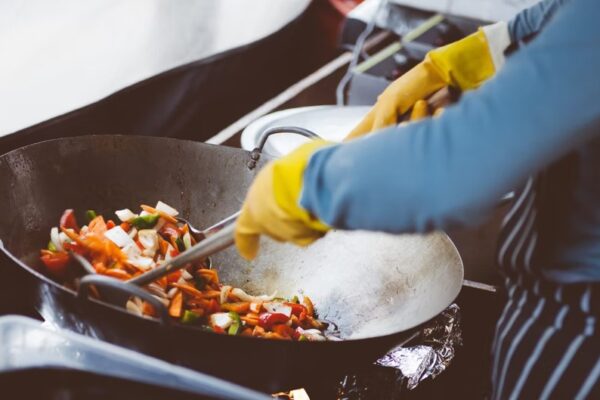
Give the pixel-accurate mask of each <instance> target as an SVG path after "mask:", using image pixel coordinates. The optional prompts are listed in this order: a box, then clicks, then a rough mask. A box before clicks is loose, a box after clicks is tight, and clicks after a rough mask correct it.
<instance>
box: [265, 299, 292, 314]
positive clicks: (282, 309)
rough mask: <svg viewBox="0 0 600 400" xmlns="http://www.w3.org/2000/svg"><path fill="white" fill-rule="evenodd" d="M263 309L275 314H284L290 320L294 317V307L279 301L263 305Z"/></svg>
mask: <svg viewBox="0 0 600 400" xmlns="http://www.w3.org/2000/svg"><path fill="white" fill-rule="evenodd" d="M263 308H264V309H265V310H266V311H267V312H270V313H273V314H283V315H285V316H286V317H288V318H290V317H291V316H292V307H290V306H286V305H285V304H283V303H280V302H277V301H273V302H268V303H263Z"/></svg>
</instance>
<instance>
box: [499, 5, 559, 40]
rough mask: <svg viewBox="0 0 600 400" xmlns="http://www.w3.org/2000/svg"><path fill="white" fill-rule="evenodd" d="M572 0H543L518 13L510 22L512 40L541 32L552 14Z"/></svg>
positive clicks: (509, 30)
mask: <svg viewBox="0 0 600 400" xmlns="http://www.w3.org/2000/svg"><path fill="white" fill-rule="evenodd" d="M569 1H571V0H542V1H540V2H539V3H536V4H534V5H533V6H531V7H529V8H526V9H525V10H523V11H521V12H520V13H518V14H517V15H516V16H515V17H514V18H513V19H512V20H511V21H510V22H509V23H508V32H509V34H510V39H511V42H513V43H515V42H518V41H520V40H524V39H526V38H528V37H529V36H531V35H533V34H535V33H539V32H540V31H541V30H542V28H543V27H544V26H545V25H546V24H547V23H548V21H550V19H551V18H552V16H553V15H554V14H556V12H557V11H558V10H559V9H560V8H561V7H562V6H564V5H565V4H566V3H567V2H569Z"/></svg>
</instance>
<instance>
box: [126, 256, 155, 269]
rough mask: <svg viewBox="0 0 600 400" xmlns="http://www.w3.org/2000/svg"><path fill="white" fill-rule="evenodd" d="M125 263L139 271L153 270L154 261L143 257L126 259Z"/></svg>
mask: <svg viewBox="0 0 600 400" xmlns="http://www.w3.org/2000/svg"><path fill="white" fill-rule="evenodd" d="M127 262H128V263H129V264H131V265H133V266H134V267H138V268H141V269H145V270H148V269H152V268H154V260H153V259H151V258H150V257H144V256H134V257H127Z"/></svg>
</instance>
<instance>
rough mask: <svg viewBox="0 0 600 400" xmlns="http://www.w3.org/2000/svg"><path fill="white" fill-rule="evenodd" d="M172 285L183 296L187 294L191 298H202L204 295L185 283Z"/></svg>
mask: <svg viewBox="0 0 600 400" xmlns="http://www.w3.org/2000/svg"><path fill="white" fill-rule="evenodd" d="M172 285H173V286H174V287H176V288H178V289H181V290H182V291H183V292H184V293H185V294H189V295H190V296H193V297H199V298H204V293H202V292H201V291H199V290H198V289H196V288H195V287H193V286H191V285H188V284H185V283H173V284H172Z"/></svg>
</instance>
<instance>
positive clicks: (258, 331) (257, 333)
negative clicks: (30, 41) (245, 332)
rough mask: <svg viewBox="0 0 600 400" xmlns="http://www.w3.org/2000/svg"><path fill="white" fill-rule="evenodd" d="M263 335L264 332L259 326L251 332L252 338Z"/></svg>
mask: <svg viewBox="0 0 600 400" xmlns="http://www.w3.org/2000/svg"><path fill="white" fill-rule="evenodd" d="M264 334H265V330H264V328H262V327H260V326H255V327H254V330H252V336H263V335H264Z"/></svg>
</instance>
